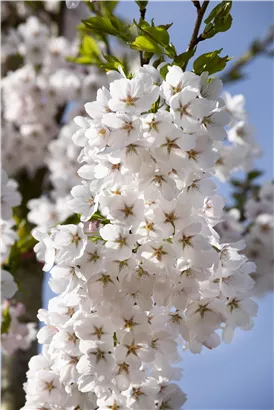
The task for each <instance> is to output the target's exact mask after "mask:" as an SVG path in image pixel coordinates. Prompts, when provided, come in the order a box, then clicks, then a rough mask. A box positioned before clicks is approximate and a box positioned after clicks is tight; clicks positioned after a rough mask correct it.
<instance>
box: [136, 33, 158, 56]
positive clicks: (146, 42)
mask: <svg viewBox="0 0 274 410" xmlns="http://www.w3.org/2000/svg"><path fill="white" fill-rule="evenodd" d="M130 47H131V48H133V49H134V50H139V51H148V52H149V53H154V54H164V49H163V47H161V46H160V45H159V44H157V43H156V42H155V41H154V40H153V39H152V38H150V37H148V36H138V37H137V38H136V39H135V41H133V43H131V45H130Z"/></svg>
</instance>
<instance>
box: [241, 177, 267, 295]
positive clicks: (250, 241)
mask: <svg viewBox="0 0 274 410" xmlns="http://www.w3.org/2000/svg"><path fill="white" fill-rule="evenodd" d="M273 204H274V185H273V183H271V182H265V183H264V185H263V186H262V187H261V189H260V192H259V197H258V199H257V200H254V199H249V200H248V201H247V203H246V206H245V216H246V219H247V224H248V225H247V226H248V229H247V233H246V235H245V241H246V246H247V249H246V252H245V254H246V255H247V257H248V258H249V259H250V260H252V261H254V262H255V263H256V265H257V270H256V272H255V273H254V274H253V275H252V276H253V279H254V280H255V282H256V286H255V289H254V291H255V292H256V295H258V296H262V295H264V294H265V293H266V292H272V291H273V290H274V275H273V262H274V259H273V249H274V248H273V238H274V209H273Z"/></svg>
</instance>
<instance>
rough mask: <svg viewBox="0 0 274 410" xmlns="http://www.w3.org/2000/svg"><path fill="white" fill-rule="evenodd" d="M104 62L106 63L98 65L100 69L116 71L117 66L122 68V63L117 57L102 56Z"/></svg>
mask: <svg viewBox="0 0 274 410" xmlns="http://www.w3.org/2000/svg"><path fill="white" fill-rule="evenodd" d="M103 56H104V58H105V60H106V61H107V63H101V64H100V65H99V67H100V68H104V69H105V70H116V71H117V70H118V68H119V66H121V67H122V68H123V69H124V68H125V67H124V62H123V61H122V60H120V59H119V58H117V57H114V56H108V55H106V54H103Z"/></svg>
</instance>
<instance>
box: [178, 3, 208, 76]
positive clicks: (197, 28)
mask: <svg viewBox="0 0 274 410" xmlns="http://www.w3.org/2000/svg"><path fill="white" fill-rule="evenodd" d="M193 4H194V6H195V7H196V9H197V18H196V22H195V26H194V30H193V33H192V36H191V40H190V43H189V45H188V48H187V51H191V50H193V49H194V48H195V46H196V45H197V44H198V43H199V42H200V41H203V40H205V39H204V38H203V37H201V36H199V31H200V27H201V24H202V20H203V17H204V14H205V12H206V9H207V7H208V5H209V1H204V2H203V4H202V6H200V2H199V1H193ZM187 63H188V62H186V63H185V65H184V67H183V70H186V67H187Z"/></svg>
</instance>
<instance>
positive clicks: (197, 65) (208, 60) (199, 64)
mask: <svg viewBox="0 0 274 410" xmlns="http://www.w3.org/2000/svg"><path fill="white" fill-rule="evenodd" d="M221 51H222V48H221V49H220V50H215V51H211V52H210V53H205V54H202V55H201V56H200V57H198V58H197V59H196V60H195V61H194V63H193V69H194V72H195V74H197V75H201V74H202V73H203V72H204V71H207V72H208V74H209V75H211V74H214V73H217V72H218V71H222V70H223V69H224V68H225V66H226V63H227V62H228V61H229V60H231V58H229V57H228V56H225V57H219V54H220V52H221Z"/></svg>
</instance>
